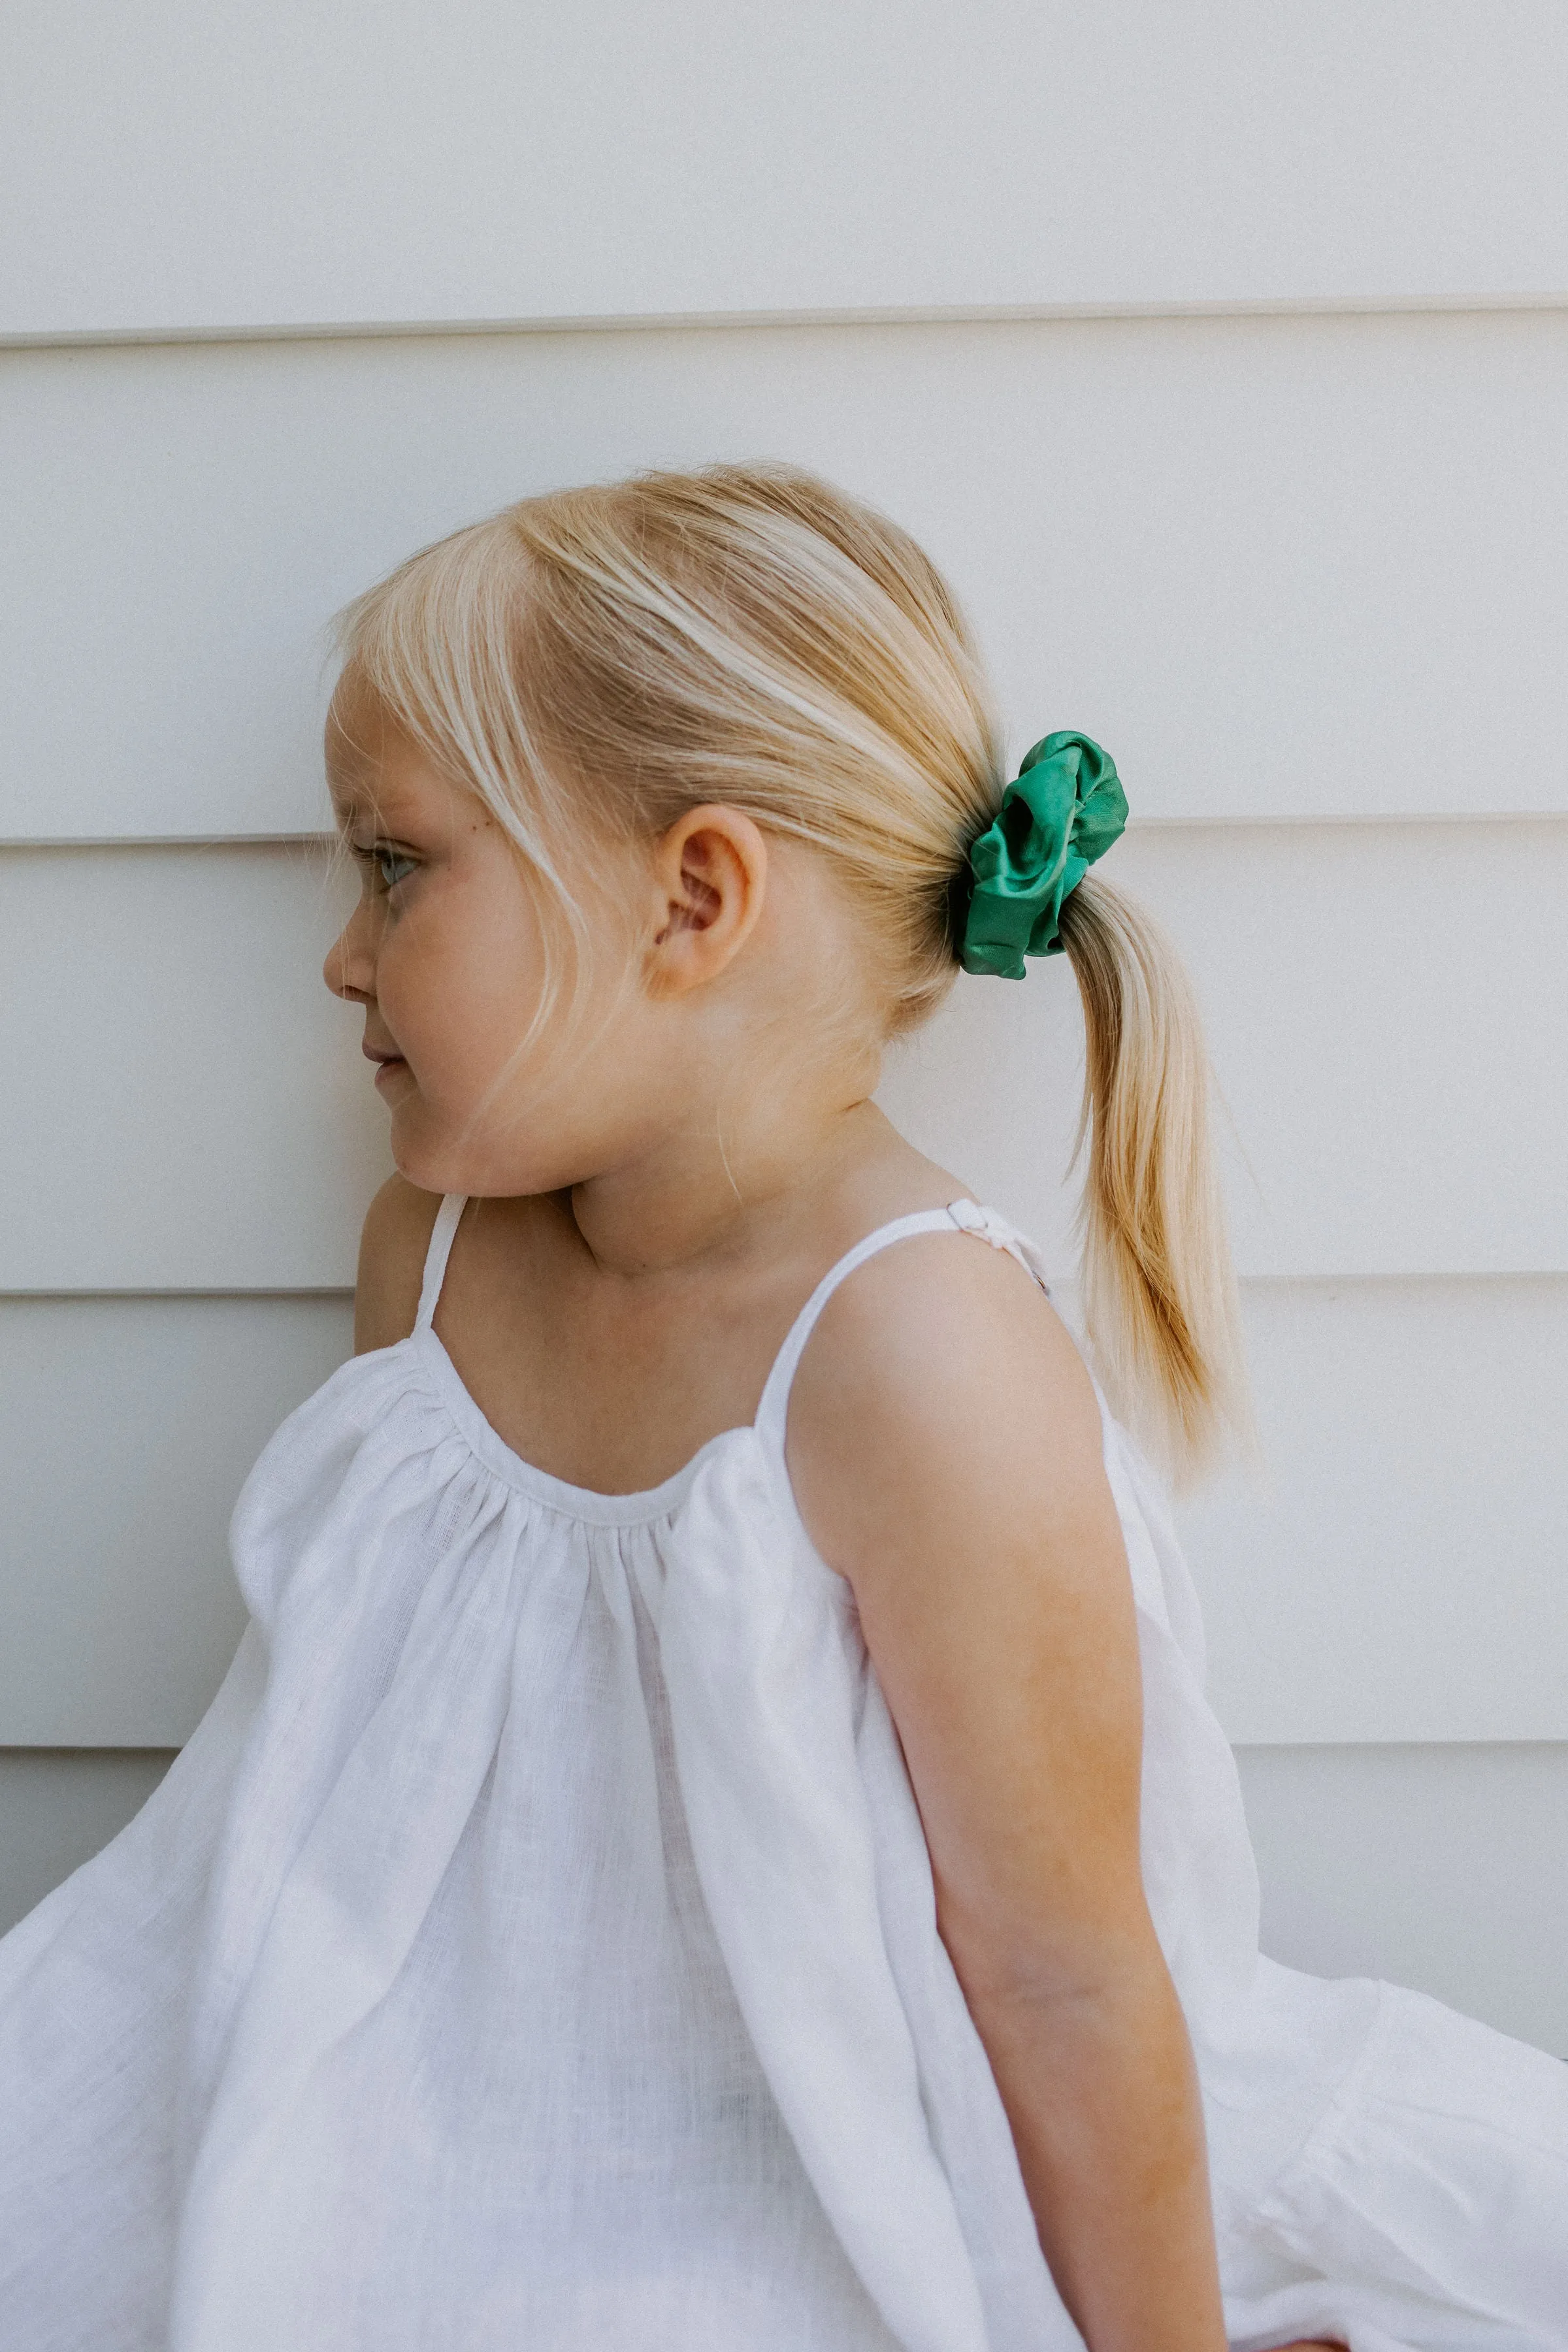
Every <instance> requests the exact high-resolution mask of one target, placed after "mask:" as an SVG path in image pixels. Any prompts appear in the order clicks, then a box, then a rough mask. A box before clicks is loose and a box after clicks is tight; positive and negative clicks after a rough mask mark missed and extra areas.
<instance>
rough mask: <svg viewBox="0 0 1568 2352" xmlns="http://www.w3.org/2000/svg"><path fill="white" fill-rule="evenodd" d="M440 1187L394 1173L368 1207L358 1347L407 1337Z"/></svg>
mask: <svg viewBox="0 0 1568 2352" xmlns="http://www.w3.org/2000/svg"><path fill="white" fill-rule="evenodd" d="M440 1206H441V1195H440V1194H439V1192H421V1191H420V1190H419V1188H418V1186H417V1185H416V1184H411V1183H410V1182H409V1181H408V1179H407V1178H406V1177H405V1176H389V1177H388V1178H387V1180H386V1181H385V1183H384V1185H383V1186H382V1187H381V1190H380V1191H379V1192H377V1193H376V1195H375V1198H374V1200H373V1201H372V1202H371V1204H370V1207H369V1208H368V1209H367V1211H366V1212H365V1220H364V1225H363V1230H362V1232H361V1234H360V1244H359V1265H358V1268H357V1271H356V1273H355V1276H354V1353H355V1355H356V1356H363V1355H367V1354H368V1353H369V1352H370V1350H371V1349H374V1348H390V1347H392V1346H394V1345H395V1342H396V1341H397V1340H399V1339H407V1337H408V1335H409V1333H410V1332H411V1331H412V1330H413V1328H414V1324H415V1319H416V1316H417V1315H418V1312H419V1287H420V1283H421V1280H422V1278H423V1276H424V1272H425V1258H426V1252H427V1251H428V1249H429V1247H430V1235H431V1234H432V1232H433V1231H434V1229H435V1224H436V1218H437V1213H438V1212H439V1210H440Z"/></svg>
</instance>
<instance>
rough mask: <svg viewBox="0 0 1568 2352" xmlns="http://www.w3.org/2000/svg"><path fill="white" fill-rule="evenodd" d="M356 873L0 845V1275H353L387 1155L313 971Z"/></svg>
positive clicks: (298, 1281) (66, 1281) (348, 1048)
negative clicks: (5, 1114)
mask: <svg viewBox="0 0 1568 2352" xmlns="http://www.w3.org/2000/svg"><path fill="white" fill-rule="evenodd" d="M353 887H355V886H354V885H353V883H352V882H351V881H350V879H349V877H347V876H345V875H339V876H337V877H333V878H332V879H331V880H330V881H329V880H328V879H327V878H326V877H325V875H324V872H323V864H322V861H321V858H320V857H319V856H306V855H305V854H304V853H302V852H296V851H289V850H281V849H258V848H252V849H223V850H212V851H206V850H199V849H176V850H133V851H94V850H85V851H83V850H67V851H23V852H14V853H12V855H11V856H8V857H0V1084H4V1085H5V1086H7V1087H14V1088H15V1089H16V1092H15V1093H14V1094H13V1095H12V1096H11V1097H10V1101H11V1116H10V1117H9V1118H7V1119H6V1121H5V1124H4V1127H3V1128H0V1194H3V1195H4V1197H5V1200H6V1201H7V1202H10V1203H13V1204H14V1214H13V1216H12V1217H10V1218H8V1219H7V1221H6V1223H7V1231H6V1234H5V1237H4V1239H3V1240H0V1291H3V1290H12V1291H16V1290H163V1289H173V1290H231V1289H258V1290H307V1289H314V1288H321V1287H329V1288H342V1286H343V1285H345V1284H352V1283H353V1269H354V1259H355V1255H356V1252H357V1247H358V1239H359V1228H360V1223H361V1219H362V1217H363V1212H364V1208H365V1206H366V1203H367V1202H368V1201H369V1199H370V1196H371V1194H372V1193H373V1192H374V1190H375V1188H376V1185H377V1184H378V1183H379V1182H380V1181H382V1179H383V1178H384V1176H385V1175H386V1173H387V1172H388V1171H389V1170H390V1166H391V1162H390V1160H389V1158H388V1156H387V1153H386V1146H385V1124H386V1123H385V1118H384V1114H383V1112H382V1109H381V1106H380V1104H379V1102H378V1101H376V1099H375V1098H374V1091H373V1088H372V1087H371V1084H370V1071H369V1066H368V1065H367V1064H366V1063H365V1062H364V1060H363V1056H362V1055H361V1053H360V1050H359V1048H360V1037H361V1033H362V1031H363V1016H362V1015H360V1014H358V1013H353V1012H351V1011H350V1010H349V1009H348V1008H347V1007H346V1006H343V1005H342V1004H340V1003H337V1002H335V1000H334V999H333V998H332V997H331V996H330V995H329V994H328V992H327V990H326V988H325V986H324V984H323V982H322V980H321V961H322V958H323V956H324V955H325V953H326V951H327V949H328V947H329V946H330V944H331V940H332V939H333V938H334V936H335V934H336V932H337V930H338V929H339V927H340V925H341V923H342V918H343V913H344V911H345V908H346V906H347V904H348V903H349V901H350V897H351V896H352V891H353Z"/></svg>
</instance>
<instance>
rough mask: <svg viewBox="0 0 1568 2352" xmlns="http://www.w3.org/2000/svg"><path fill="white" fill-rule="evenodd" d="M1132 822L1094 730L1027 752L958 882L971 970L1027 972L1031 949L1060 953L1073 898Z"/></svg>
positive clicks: (957, 923) (956, 915)
mask: <svg viewBox="0 0 1568 2352" xmlns="http://www.w3.org/2000/svg"><path fill="white" fill-rule="evenodd" d="M1126 823H1127V795H1126V793H1124V792H1123V791H1122V789H1121V778H1120V777H1119V776H1118V774H1117V772H1116V762H1115V761H1114V760H1113V759H1112V758H1111V756H1110V752H1109V751H1102V750H1101V749H1100V745H1099V744H1098V743H1096V742H1094V741H1093V740H1091V739H1090V737H1089V736H1088V735H1078V734H1074V733H1072V732H1071V731H1070V730H1062V731H1061V732H1058V733H1057V734H1055V735H1047V736H1046V737H1044V739H1043V740H1041V741H1040V742H1038V743H1037V744H1036V745H1035V746H1034V748H1033V749H1032V750H1031V751H1027V752H1026V754H1025V756H1024V759H1023V761H1022V762H1021V763H1020V765H1019V769H1018V773H1017V775H1016V778H1015V779H1014V781H1013V782H1012V783H1010V784H1009V785H1008V787H1007V789H1006V791H1005V793H1003V795H1002V805H1001V807H1000V808H999V809H998V810H997V812H996V814H995V816H994V818H993V820H992V822H991V823H990V824H988V825H987V826H986V828H985V830H984V833H982V834H981V835H979V836H978V837H977V838H976V839H975V840H974V841H973V842H972V843H971V845H970V849H969V856H968V857H967V859H966V861H965V863H964V865H963V867H961V869H960V871H959V873H958V874H957V875H956V876H955V877H954V880H953V884H952V900H951V920H952V937H953V941H954V944H955V946H956V948H957V951H958V960H959V961H960V963H961V964H962V965H963V969H964V971H973V972H984V973H989V974H990V975H991V976H992V977H994V978H995V979H997V980H1022V979H1023V977H1024V958H1025V957H1026V955H1035V956H1038V955H1059V954H1060V953H1061V950H1062V940H1061V911H1062V902H1063V900H1064V899H1065V898H1068V897H1069V896H1070V895H1071V893H1072V892H1073V891H1074V890H1076V889H1077V887H1078V886H1079V883H1080V882H1081V881H1082V879H1083V877H1084V876H1085V875H1086V874H1087V873H1088V871H1089V867H1090V866H1092V865H1093V864H1094V862H1095V860H1096V859H1097V858H1100V857H1103V856H1104V855H1105V853H1106V851H1107V850H1108V849H1109V848H1110V846H1111V845H1112V843H1113V842H1115V841H1116V840H1117V839H1119V837H1120V835H1121V831H1122V828H1123V827H1124V825H1125V824H1126Z"/></svg>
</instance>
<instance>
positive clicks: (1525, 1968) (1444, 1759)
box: [1237, 1743, 1568, 2058]
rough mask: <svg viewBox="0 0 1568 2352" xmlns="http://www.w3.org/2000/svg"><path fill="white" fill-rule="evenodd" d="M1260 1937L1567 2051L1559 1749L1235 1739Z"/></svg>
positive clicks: (1295, 1961) (1291, 1962) (1272, 1950)
mask: <svg viewBox="0 0 1568 2352" xmlns="http://www.w3.org/2000/svg"><path fill="white" fill-rule="evenodd" d="M1237 1763H1238V1764H1239V1766H1240V1768H1241V1784H1242V1789H1243V1791H1244V1793H1245V1796H1246V1800H1247V1822H1248V1825H1249V1827H1250V1829H1251V1831H1252V1838H1253V1843H1254V1845H1255V1847H1256V1849H1257V1853H1258V1874H1259V1877H1260V1878H1261V1880H1262V1883H1263V1928H1262V1940H1263V1948H1264V1950H1265V1951H1266V1952H1268V1954H1269V1955H1270V1957H1271V1958H1275V1959H1278V1960H1283V1961H1284V1962H1285V1964H1286V1966H1287V1967H1289V1968H1297V1969H1307V1970H1309V1971H1310V1973H1311V1974H1312V1975H1314V1976H1325V1977H1348V1976H1364V1977H1382V1978H1383V1979H1384V1980H1385V1981H1387V1982H1389V1983H1392V1984H1405V1985H1413V1986H1414V1987H1415V1989H1416V1990H1417V1991H1420V1992H1429V1993H1431V1994H1433V1995H1434V1996H1435V1997H1436V1999H1437V2000H1443V2001H1447V2003H1448V2005H1449V2007H1450V2008H1452V2009H1458V2010H1461V2011H1464V2013H1465V2014H1466V2015H1467V2016H1469V2017H1479V2018H1481V2019H1483V2020H1484V2021H1486V2023H1487V2024H1489V2025H1495V2026H1496V2027H1497V2028H1498V2029H1499V2031H1500V2032H1503V2033H1511V2034H1513V2035H1514V2036H1515V2038H1516V2039H1517V2040H1519V2041H1521V2042H1534V2043H1535V2045H1536V2047H1537V2048H1538V2049H1542V2050H1550V2051H1551V2052H1552V2053H1553V2054H1554V2055H1555V2056H1556V2057H1559V2058H1568V1969H1563V1960H1562V1955H1563V1951H1564V1950H1565V1949H1568V1854H1565V1853H1564V1848H1563V1820H1564V1818H1568V1747H1544V1746H1536V1745H1534V1744H1526V1743H1521V1744H1519V1745H1516V1746H1509V1747H1463V1748H1461V1747H1454V1748H1427V1747H1388V1748H1365V1747H1358V1748H1243V1749H1242V1750H1241V1752H1240V1754H1239V1755H1238V1757H1237Z"/></svg>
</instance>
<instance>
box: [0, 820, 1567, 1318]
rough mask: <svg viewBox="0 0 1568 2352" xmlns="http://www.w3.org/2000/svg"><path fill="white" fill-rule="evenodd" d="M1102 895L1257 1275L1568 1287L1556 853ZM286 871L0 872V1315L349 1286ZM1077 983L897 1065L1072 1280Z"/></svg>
mask: <svg viewBox="0 0 1568 2352" xmlns="http://www.w3.org/2000/svg"><path fill="white" fill-rule="evenodd" d="M1108 870H1113V871H1114V872H1115V874H1116V875H1117V877H1119V878H1120V879H1121V881H1122V882H1124V883H1125V884H1126V885H1127V886H1128V887H1130V888H1131V889H1133V890H1134V891H1136V892H1138V893H1139V894H1140V895H1141V896H1142V898H1144V899H1145V901H1146V903H1147V904H1148V905H1149V906H1150V907H1151V908H1152V909H1153V910H1154V912H1155V913H1156V914H1157V915H1158V916H1159V917H1161V919H1163V921H1164V923H1165V924H1166V926H1167V928H1168V929H1169V930H1170V931H1171V933H1172V935H1173V938H1174V940H1175V941H1176V942H1177V944H1178V946H1179V947H1180V949H1181V950H1182V951H1183V952H1184V955H1185V956H1186V957H1187V959H1188V961H1189V962H1190V964H1191V966H1192V969H1193V971H1194V975H1195V978H1196V981H1197V984H1198V988H1199V992H1200V994H1201V996H1202V999H1203V1001H1204V1003H1205V1010H1206V1013H1207V1018H1208V1025H1209V1032H1210V1039H1211V1044H1212V1046H1213V1051H1214V1056H1215V1067H1216V1070H1217V1072H1218V1077H1219V1083H1220V1087H1221V1090H1222V1094H1223V1097H1224V1099H1225V1104H1226V1108H1227V1111H1228V1120H1227V1123H1226V1126H1225V1127H1224V1128H1223V1129H1222V1143H1223V1147H1224V1154H1223V1156H1224V1158H1225V1160H1226V1166H1227V1174H1228V1178H1229V1183H1230V1193H1231V1204H1232V1211H1231V1213H1232V1223H1233V1228H1234V1232H1235V1237H1236V1244H1237V1259H1238V1263H1239V1264H1240V1265H1241V1266H1242V1268H1243V1269H1244V1270H1245V1271H1246V1272H1247V1273H1249V1274H1253V1275H1278V1276H1319V1275H1348V1274H1371V1275H1408V1274H1446V1273H1521V1272H1531V1271H1532V1270H1540V1271H1542V1272H1561V1271H1563V1270H1568V1193H1565V1191H1564V1187H1563V1181H1562V1170H1563V1163H1564V1159H1565V1157H1568V1104H1565V1102H1564V1098H1563V1090H1562V1088H1561V1087H1549V1086H1543V1085H1542V1084H1541V1082H1540V1074H1541V1072H1542V1071H1543V1070H1553V1069H1562V1068H1563V1067H1564V1066H1568V935H1565V933H1564V930H1563V921H1562V909H1563V906H1564V905H1565V904H1568V826H1562V825H1506V826H1495V827H1494V826H1486V825H1456V826H1439V825H1434V826H1429V827H1407V828H1403V829H1397V828H1389V827H1379V826H1373V825H1363V826H1354V827H1336V826H1321V827H1309V828H1304V829H1301V830H1300V831H1294V830H1292V831H1287V830H1283V829H1272V828H1250V829H1248V828H1224V827H1216V828H1213V829H1204V828H1194V829H1192V830H1181V829H1172V830H1170V831H1150V832H1146V833H1144V834H1142V835H1129V837H1128V839H1127V840H1126V841H1125V842H1124V843H1123V844H1122V845H1121V846H1120V847H1119V848H1118V849H1117V850H1116V851H1115V852H1114V853H1113V856H1112V859H1111V861H1110V866H1109V867H1108ZM345 887H348V885H347V881H346V877H337V878H336V879H335V880H333V881H332V882H331V883H328V882H326V881H325V880H324V879H323V877H322V873H321V866H320V864H319V862H316V861H312V860H310V859H308V858H307V857H306V856H304V854H303V853H300V852H288V851H280V850H268V849H262V848H249V849H240V850H234V849H228V850H221V849H210V850H194V849H184V850H181V849H173V850H170V849H163V850H135V851H111V850H58V851H26V852H13V853H12V854H11V855H10V856H8V857H0V1084H3V1085H4V1087H5V1098H6V1101H7V1104H8V1106H9V1117H8V1118H7V1120H6V1122H5V1126H4V1129H0V1189H3V1191H4V1192H5V1198H6V1199H7V1201H8V1202H11V1203H12V1204H13V1206H12V1209H11V1213H10V1214H9V1215H8V1217H7V1219H6V1221H5V1230H4V1233H3V1234H0V1290H10V1291H47V1290H104V1289H107V1290H132V1289H175V1290H234V1289H265V1290H293V1289H309V1288H314V1287H321V1286H327V1287H331V1286H343V1285H345V1284H350V1283H352V1281H353V1265H354V1256H355V1249H356V1244H357V1236H358V1229H359V1222H360V1218H361V1215H362V1213H363V1208H364V1205H365V1203H366V1202H367V1201H368V1199H369V1197H370V1194H371V1193H372V1192H374V1188H375V1185H376V1184H377V1182H379V1181H380V1180H381V1178H382V1176H383V1175H384V1173H385V1172H386V1171H387V1169H388V1166H389V1164H390V1163H389V1160H388V1157H387V1152H386V1144H385V1135H384V1115H383V1113H382V1110H381V1107H380V1105H379V1103H378V1102H377V1101H376V1100H375V1099H374V1089H373V1087H372V1085H371V1079H370V1073H369V1071H368V1068H367V1066H365V1064H364V1062H363V1059H362V1058H361V1056H360V1054H359V1050H358V1047H359V1038H360V1032H361V1028H362V1025H363V1024H362V1022H361V1019H360V1016H359V1015H358V1014H357V1013H354V1012H353V1011H351V1010H350V1009H348V1008H345V1007H343V1006H341V1005H339V1004H337V1003H334V1002H333V1001H332V999H331V997H329V995H328V993H327V992H326V990H325V988H324V987H323V986H322V983H321V976H320V975H321V958H322V956H323V954H324V952H325V950H326V948H327V945H328V943H329V942H330V940H331V937H332V936H333V933H334V931H335V929H336V927H337V924H338V921H339V920H340V919H341V914H342V904H343V900H342V892H343V890H344V888H345ZM1080 1052H1081V1024H1080V1022H1079V1013H1078V1008H1077V996H1076V991H1075V990H1074V987H1073V984H1072V981H1071V976H1070V973H1069V971H1068V968H1067V965H1066V962H1065V960H1064V959H1060V958H1057V959H1052V960H1050V961H1047V962H1044V963H1042V964H1039V965H1037V966H1036V967H1035V968H1034V971H1033V973H1032V975H1031V979H1030V982H1029V983H1028V984H1027V985H1026V986H1024V987H1015V986H1008V985H1006V984H1000V983H990V982H983V981H974V980H968V979H963V980H961V981H960V982H959V984H958V986H957V987H956V988H955V990H954V992H953V993H952V997H951V998H950V1000H949V1002H948V1003H947V1005H946V1006H944V1008H943V1009H942V1012H941V1013H939V1014H938V1016H937V1018H936V1019H935V1021H934V1022H933V1023H932V1024H931V1025H930V1027H929V1028H928V1029H927V1030H926V1031H924V1032H923V1033H921V1034H919V1035H917V1036H916V1037H915V1038H914V1039H912V1040H911V1041H910V1043H909V1044H908V1045H906V1046H904V1047H901V1048H900V1050H899V1051H898V1053H897V1054H896V1055H893V1056H892V1057H890V1059H889V1066H888V1070H887V1074H886V1076H885V1077H884V1080H883V1084H882V1087H881V1089H880V1091H879V1099H880V1100H881V1101H882V1102H883V1104H884V1105H885V1107H886V1108H887V1109H888V1110H889V1115H890V1116H891V1117H892V1118H894V1119H895V1120H896V1121H898V1122H899V1123H900V1124H901V1125H902V1126H904V1127H905V1128H906V1129H907V1131H908V1132H909V1133H910V1136H911V1137H912V1138H913V1139H914V1140H916V1141H917V1142H918V1143H919V1144H920V1146H921V1148H922V1149H923V1150H927V1151H929V1152H930V1153H931V1155H932V1156H933V1157H935V1158H937V1159H939V1160H942V1161H943V1162H944V1164H946V1165H947V1166H949V1167H951V1168H952V1169H953V1171H955V1173H957V1174H958V1175H960V1176H961V1177H962V1178H963V1180H964V1181H965V1182H966V1183H967V1185H968V1187H969V1189H970V1190H971V1191H973V1192H976V1193H981V1194H984V1195H985V1196H986V1197H988V1198H990V1199H991V1200H993V1201H994V1202H995V1203H996V1205H997V1206H998V1207H1000V1208H1002V1209H1004V1210H1005V1211H1006V1213H1008V1214H1009V1215H1011V1216H1013V1217H1015V1218H1016V1220H1017V1221H1018V1222H1019V1223H1021V1224H1023V1225H1025V1226H1026V1229H1028V1230H1030V1231H1032V1232H1034V1233H1036V1234H1037V1235H1038V1237H1039V1239H1040V1242H1041V1244H1042V1246H1043V1247H1044V1248H1045V1249H1046V1250H1047V1255H1049V1257H1050V1259H1051V1262H1052V1264H1053V1265H1056V1266H1057V1267H1058V1269H1060V1270H1062V1271H1063V1272H1066V1271H1067V1270H1068V1269H1069V1268H1070V1265H1071V1263H1072V1244H1071V1241H1070V1234H1069V1227H1070V1220H1071V1211H1072V1207H1073V1202H1074V1196H1073V1194H1072V1192H1071V1191H1070V1190H1069V1189H1068V1188H1067V1187H1066V1186H1065V1185H1064V1181H1063V1177H1064V1172H1065V1171H1066V1169H1067V1166H1068V1157H1069V1151H1070V1141H1071V1133H1072V1126H1073V1120H1074V1115H1075V1109H1076V1101H1077V1089H1078V1065H1079V1055H1080Z"/></svg>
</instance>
